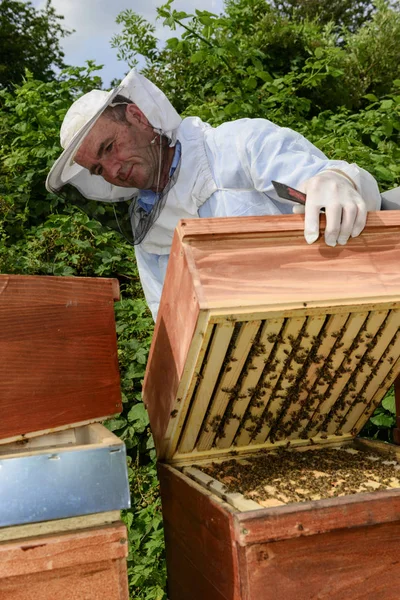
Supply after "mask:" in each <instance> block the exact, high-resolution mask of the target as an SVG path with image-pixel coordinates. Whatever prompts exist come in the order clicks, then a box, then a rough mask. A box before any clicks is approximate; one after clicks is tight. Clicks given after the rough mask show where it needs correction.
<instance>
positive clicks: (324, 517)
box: [235, 490, 400, 545]
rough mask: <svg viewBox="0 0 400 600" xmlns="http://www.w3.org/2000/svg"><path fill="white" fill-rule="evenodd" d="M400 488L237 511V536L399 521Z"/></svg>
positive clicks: (274, 536) (270, 537)
mask: <svg viewBox="0 0 400 600" xmlns="http://www.w3.org/2000/svg"><path fill="white" fill-rule="evenodd" d="M399 515H400V490H393V491H391V490H388V491H382V492H373V493H371V494H355V495H353V496H345V497H342V498H331V499H328V500H319V501H315V502H302V503H299V504H290V505H288V506H279V507H276V508H273V509H260V510H257V511H252V512H248V513H237V515H236V519H235V527H236V539H237V540H238V542H239V543H240V544H241V545H248V544H254V543H259V542H262V541H274V540H283V539H289V538H293V537H300V536H302V537H304V536H309V535H316V534H319V533H325V532H328V531H332V530H336V529H346V528H351V527H362V526H367V525H374V524H380V523H390V522H397V521H398V519H399Z"/></svg>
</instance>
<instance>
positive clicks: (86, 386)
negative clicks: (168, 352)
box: [0, 275, 122, 440]
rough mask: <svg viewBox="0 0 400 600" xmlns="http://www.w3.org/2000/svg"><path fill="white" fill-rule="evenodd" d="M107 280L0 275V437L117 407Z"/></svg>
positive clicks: (114, 293)
mask: <svg viewBox="0 0 400 600" xmlns="http://www.w3.org/2000/svg"><path fill="white" fill-rule="evenodd" d="M117 297H118V282H117V281H115V280H112V279H94V278H93V279H92V278H75V277H27V276H14V275H0V411H1V414H2V418H1V420H0V440H1V439H9V438H13V437H15V438H18V437H19V436H23V435H25V434H27V435H29V434H31V433H33V432H38V431H43V430H49V429H52V428H62V427H64V426H66V425H72V424H77V423H82V422H87V421H95V420H98V419H102V418H105V417H106V416H108V415H112V414H115V413H118V412H120V411H121V408H122V405H121V395H120V388H119V372H118V360H117V358H118V357H117V345H116V333H115V322H114V306H113V305H114V300H115V299H116V298H117Z"/></svg>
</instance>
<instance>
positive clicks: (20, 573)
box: [0, 522, 129, 600]
mask: <svg viewBox="0 0 400 600" xmlns="http://www.w3.org/2000/svg"><path fill="white" fill-rule="evenodd" d="M126 556H127V538H126V528H125V526H124V525H123V524H122V523H120V522H119V523H117V524H114V525H106V526H104V527H98V528H93V529H87V530H84V531H80V532H78V533H64V534H59V535H51V536H40V537H37V538H27V539H24V540H19V541H13V542H5V543H0V597H1V600H39V599H40V600H128V598H129V593H128V581H127V572H126Z"/></svg>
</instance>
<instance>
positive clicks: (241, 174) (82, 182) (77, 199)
mask: <svg viewBox="0 0 400 600" xmlns="http://www.w3.org/2000/svg"><path fill="white" fill-rule="evenodd" d="M60 137H61V145H62V147H63V148H64V152H63V153H62V154H61V156H60V157H59V158H58V160H57V161H56V162H55V164H54V165H53V167H52V169H51V171H50V173H49V175H48V178H47V181H46V187H47V189H48V190H49V191H52V192H54V193H56V194H59V195H63V196H64V197H65V198H66V199H68V200H69V201H72V202H74V203H76V204H78V205H79V206H81V207H82V208H84V210H86V211H87V212H88V213H89V214H91V215H92V216H95V217H97V218H98V219H99V220H102V222H103V223H105V224H106V225H108V226H111V227H114V228H116V229H117V230H119V231H120V232H121V233H122V234H123V235H124V236H125V237H126V238H127V239H128V240H129V241H130V242H131V243H133V244H135V251H136V259H137V264H138V268H139V274H140V279H141V282H142V286H143V290H144V293H145V296H146V300H147V302H148V305H149V307H150V310H151V311H152V314H153V317H154V319H155V318H156V316H157V311H158V305H159V301H160V296H161V290H162V287H163V282H164V277H165V272H166V267H167V262H168V256H169V252H170V246H171V242H172V236H173V231H174V229H175V227H176V225H177V223H178V221H179V220H180V219H189V218H198V217H228V216H229V217H231V216H244V215H253V216H254V215H276V214H282V213H287V212H292V208H293V205H292V204H291V203H290V202H289V203H286V204H285V203H283V202H282V201H281V200H279V198H278V196H277V195H276V193H275V191H274V189H273V186H272V184H271V180H276V181H278V182H282V183H285V184H287V185H290V186H292V187H295V188H298V189H300V190H301V191H303V192H305V193H306V194H307V203H306V211H305V228H304V235H305V239H306V241H307V242H308V243H313V242H314V241H315V240H316V239H317V238H318V236H319V213H320V211H321V209H322V208H324V209H325V212H326V218H327V226H326V230H325V241H326V243H327V244H328V245H329V246H335V245H336V244H346V242H347V240H348V239H349V237H350V236H352V237H355V236H357V235H359V234H360V233H361V231H362V230H363V228H364V225H365V221H366V215H367V211H369V210H379V208H380V201H381V198H380V194H379V190H378V186H377V184H376V181H375V180H374V178H373V177H372V176H371V175H370V174H369V173H367V172H366V171H364V170H363V169H361V168H359V167H357V165H355V164H351V165H350V164H348V163H346V162H344V161H332V160H328V159H327V158H326V157H325V156H324V154H323V153H322V152H321V151H320V150H318V149H317V148H316V147H315V146H313V145H312V144H311V143H310V142H308V141H307V140H306V139H305V138H304V137H302V136H301V135H300V134H298V133H296V132H294V131H292V130H290V129H286V128H281V127H278V126H277V125H274V124H273V123H271V122H270V121H267V120H265V119H240V120H238V121H234V122H230V123H224V124H223V125H220V126H219V127H216V128H213V127H211V126H210V125H208V124H207V123H203V122H202V121H201V120H200V119H199V118H197V117H187V118H185V119H183V120H182V119H181V117H180V116H179V115H178V113H177V112H176V111H175V109H174V108H173V106H172V105H171V103H170V102H169V100H168V99H167V98H166V96H165V95H164V94H163V93H162V92H161V91H160V90H159V89H158V88H157V87H156V86H155V85H154V84H152V83H151V82H150V81H149V80H148V79H146V78H145V77H143V76H142V75H140V74H139V73H137V72H135V71H134V70H133V71H131V72H130V73H129V74H128V75H127V76H126V77H125V79H124V80H123V81H122V83H121V85H120V86H118V87H117V88H115V89H114V90H113V91H111V92H105V91H100V90H93V91H91V92H89V93H87V94H85V95H84V96H82V97H81V98H79V99H78V100H77V101H76V102H74V103H73V104H72V106H71V107H70V109H69V110H68V112H67V114H66V116H65V119H64V122H63V124H62V127H61V132H60ZM88 199H89V200H94V201H97V202H88ZM99 202H100V203H104V202H106V203H110V204H111V207H112V208H111V210H106V211H104V205H103V204H99ZM298 209H299V207H298V205H296V208H293V211H296V212H298Z"/></svg>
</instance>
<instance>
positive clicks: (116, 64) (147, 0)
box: [33, 0, 223, 87]
mask: <svg viewBox="0 0 400 600" xmlns="http://www.w3.org/2000/svg"><path fill="white" fill-rule="evenodd" d="M163 2H164V0H159V1H158V0H134V2H127V0H112V1H110V0H53V1H52V4H53V6H54V8H55V9H56V12H57V13H58V14H60V15H63V16H64V21H63V25H64V27H65V28H67V29H74V30H75V33H73V34H72V35H70V36H69V37H67V38H65V39H64V40H63V41H62V47H63V50H64V52H65V62H66V63H67V64H71V65H74V66H80V65H83V64H84V63H85V61H86V60H94V61H95V62H96V63H98V64H104V68H103V70H102V71H101V72H99V73H100V75H101V77H102V79H103V83H104V85H105V86H106V87H107V86H109V84H110V81H111V80H112V79H113V78H115V77H122V76H123V75H124V73H126V72H127V71H128V65H127V64H126V63H123V62H121V61H118V60H117V51H116V50H115V49H113V48H111V45H110V40H111V38H112V37H113V35H115V34H116V33H118V32H119V30H120V29H121V27H120V26H119V25H117V24H116V23H115V19H116V18H117V16H118V14H119V13H120V12H122V11H123V10H126V9H127V8H130V9H132V10H133V11H134V12H137V13H138V14H140V15H141V16H143V17H144V18H145V19H146V20H148V21H150V22H152V23H154V24H155V25H156V28H157V36H158V37H159V38H160V39H161V40H165V39H167V38H168V37H173V36H174V35H176V33H174V32H171V31H170V30H169V29H168V28H163V27H162V24H161V21H159V20H158V21H156V16H157V12H156V8H157V6H161V5H162V4H163ZM33 5H34V6H35V7H36V8H41V7H42V6H43V5H44V0H33ZM173 7H174V8H175V9H176V10H183V11H186V12H188V13H192V12H194V10H195V9H196V8H199V9H201V10H209V11H210V12H215V13H219V12H221V11H222V8H223V7H222V0H176V1H175V2H174V4H173Z"/></svg>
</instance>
